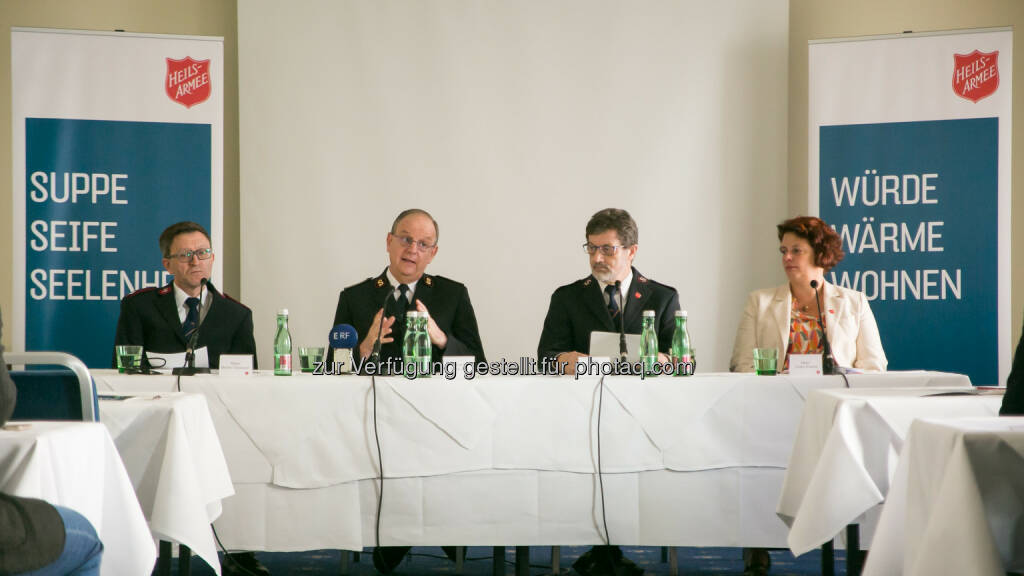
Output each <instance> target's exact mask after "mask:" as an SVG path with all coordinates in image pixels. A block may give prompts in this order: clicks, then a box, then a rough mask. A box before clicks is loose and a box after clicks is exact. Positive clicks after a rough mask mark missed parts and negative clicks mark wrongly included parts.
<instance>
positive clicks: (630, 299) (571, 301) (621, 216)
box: [537, 208, 679, 576]
mask: <svg viewBox="0 0 1024 576" xmlns="http://www.w3.org/2000/svg"><path fill="white" fill-rule="evenodd" d="M586 236H587V242H586V243H585V244H584V245H583V249H584V250H585V251H586V253H587V254H589V255H590V271H591V274H590V276H587V277H586V278H583V279H581V280H577V281H576V282H573V283H572V284H567V285H565V286H562V287H561V288H559V289H557V290H555V293H554V294H552V295H551V304H550V305H549V306H548V314H547V317H546V318H545V319H544V330H543V331H542V332H541V335H540V344H538V345H537V359H538V361H540V362H543V361H545V360H548V361H550V360H556V361H557V362H558V365H563V364H564V365H565V366H566V368H567V369H568V370H569V371H572V370H573V369H574V368H573V367H574V366H575V365H576V361H577V360H578V359H579V358H580V357H585V356H587V355H588V354H589V352H590V333H591V332H593V331H595V330H596V331H601V332H618V331H619V327H620V322H624V324H625V331H626V332H627V333H629V334H639V333H640V328H641V324H642V313H643V311H644V310H654V312H655V322H656V323H657V326H658V348H659V350H660V351H661V352H662V353H661V354H659V355H658V356H659V361H660V362H667V361H668V356H667V355H666V354H665V353H667V352H668V351H669V348H671V345H672V331H673V330H674V329H675V312H676V310H679V294H678V293H677V292H676V290H675V288H672V287H671V286H666V285H664V284H659V283H657V282H655V281H653V280H650V279H649V278H647V277H645V276H644V275H642V274H640V272H639V271H637V269H636V268H633V258H634V257H635V256H636V252H637V248H638V245H637V240H638V236H639V232H638V230H637V226H636V222H635V221H634V220H633V217H632V216H630V215H629V212H626V211H625V210H619V209H617V208H606V209H604V210H601V211H600V212H598V213H596V214H594V215H593V216H591V218H590V221H589V222H587V229H586ZM616 282H619V283H620V284H619V290H618V292H616V289H615V283H616ZM573 568H574V569H575V570H576V571H577V572H579V573H580V574H582V575H583V576H598V575H605V574H609V575H612V574H619V575H623V574H624V575H631V574H642V573H643V570H642V569H641V568H639V567H637V566H636V564H634V563H633V562H632V561H630V560H629V559H628V558H625V557H624V556H623V555H622V551H621V550H620V549H619V547H618V546H595V547H594V548H592V549H591V550H590V551H588V552H586V553H585V554H583V556H580V558H579V560H577V561H576V562H575V563H574V564H573Z"/></svg>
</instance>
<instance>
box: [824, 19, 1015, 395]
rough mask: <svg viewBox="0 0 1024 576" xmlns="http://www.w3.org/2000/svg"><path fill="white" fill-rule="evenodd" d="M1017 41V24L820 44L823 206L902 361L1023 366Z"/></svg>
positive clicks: (833, 276)
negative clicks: (1019, 359)
mask: <svg viewBox="0 0 1024 576" xmlns="http://www.w3.org/2000/svg"><path fill="white" fill-rule="evenodd" d="M1012 47H1013V35H1012V32H1011V31H1009V30H985V31H968V32H961V33H943V34H907V35H899V36H890V37H875V38H863V39H849V40H839V41H828V42H816V43H811V45H810V53H809V74H810V76H809V80H810V101H809V109H810V135H809V136H810V145H809V152H810V158H809V173H810V182H809V191H810V198H809V206H810V212H811V213H812V214H815V213H816V214H818V215H819V216H820V217H821V218H822V219H824V220H825V221H826V222H828V223H829V224H830V225H832V226H833V227H834V228H835V229H836V230H837V231H838V232H839V235H840V237H841V238H842V240H843V250H844V252H845V253H846V257H845V259H844V260H843V262H842V263H841V264H840V265H839V266H837V267H836V268H835V269H833V270H832V271H831V273H830V274H829V276H830V277H829V278H828V280H829V281H831V282H834V283H836V284H839V285H841V286H846V287H849V288H855V289H857V290H860V291H862V292H864V293H865V295H866V296H867V298H868V300H869V301H870V303H871V309H872V311H873V312H874V315H875V318H876V319H877V321H878V327H879V330H880V332H881V336H882V345H883V346H884V348H885V352H886V355H887V356H888V358H889V369H891V370H909V369H930V370H945V371H951V372H961V373H965V374H967V375H969V376H970V377H971V381H972V382H973V383H974V384H975V385H996V384H999V383H1001V382H1005V379H1006V376H1007V374H1008V373H1009V366H1010V354H1011V351H1012V342H1011V341H1010V340H1011V339H1010V326H1011V320H1012V318H1010V300H1009V296H1010V286H1009V282H1010V252H1009V246H1010V237H1009V233H1010V220H1009V216H1010V211H1009V205H1010V134H1011V74H1012V65H1011V55H1012Z"/></svg>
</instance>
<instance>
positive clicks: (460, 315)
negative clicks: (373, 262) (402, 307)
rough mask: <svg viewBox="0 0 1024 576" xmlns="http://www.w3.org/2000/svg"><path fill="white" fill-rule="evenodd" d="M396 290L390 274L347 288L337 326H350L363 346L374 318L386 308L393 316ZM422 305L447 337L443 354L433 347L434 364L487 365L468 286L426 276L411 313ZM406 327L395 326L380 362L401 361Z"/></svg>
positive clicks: (418, 286)
mask: <svg viewBox="0 0 1024 576" xmlns="http://www.w3.org/2000/svg"><path fill="white" fill-rule="evenodd" d="M394 290H395V287H394V286H392V285H391V284H390V282H388V277H387V270H386V269H385V270H384V271H383V272H381V273H380V275H378V276H375V277H373V278H367V279H366V280H363V281H362V282H360V283H358V284H354V285H352V286H349V287H348V288H345V289H344V290H342V291H341V294H339V295H338V308H337V310H335V312H334V326H337V325H338V324H351V325H352V327H353V328H355V329H356V332H357V333H358V335H359V339H360V340H359V341H360V342H362V340H363V339H364V338H366V335H367V334H369V332H370V322H372V321H373V316H374V314H376V313H377V311H378V310H380V309H381V307H382V306H387V309H386V311H385V312H386V314H385V316H393V315H394V313H395V311H394V307H395V299H394V298H393V297H392V294H393V293H394ZM416 300H419V301H420V302H423V305H424V306H426V307H427V310H429V311H430V317H431V318H433V319H434V322H436V323H437V326H438V328H440V329H441V330H442V331H444V333H445V334H446V335H447V336H448V344H447V346H446V347H445V349H444V350H441V349H440V348H438V347H437V346H434V347H433V350H432V353H431V357H432V360H434V361H438V360H440V359H441V358H442V357H443V356H473V357H475V358H476V361H477V362H486V361H487V360H486V358H485V357H484V346H483V344H482V343H481V342H480V330H479V329H478V328H477V324H476V314H475V313H474V312H473V304H472V303H470V301H469V291H468V290H466V286H465V285H463V284H460V283H459V282H456V281H454V280H450V279H448V278H445V277H444V276H430V275H428V274H424V275H423V276H421V277H420V279H419V281H418V282H417V283H416V292H415V293H414V294H413V302H411V303H410V307H409V310H415V309H416V308H415V301H416ZM404 329H405V327H404V326H398V323H397V322H396V323H395V325H393V326H392V332H391V334H390V336H391V337H395V340H394V341H393V342H390V343H387V344H382V345H381V353H380V357H381V360H387V359H388V358H401V357H402V344H401V338H400V336H401V334H402V333H403V332H404ZM352 354H353V357H354V358H355V359H356V361H358V360H359V349H358V348H354V349H353V350H352ZM333 358H334V356H333V351H331V352H329V353H328V358H327V359H328V361H333Z"/></svg>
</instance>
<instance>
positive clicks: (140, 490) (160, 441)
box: [99, 392, 234, 574]
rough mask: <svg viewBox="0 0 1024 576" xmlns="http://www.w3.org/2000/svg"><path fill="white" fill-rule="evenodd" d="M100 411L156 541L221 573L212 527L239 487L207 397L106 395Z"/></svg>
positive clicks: (192, 395) (101, 400) (168, 394)
mask: <svg viewBox="0 0 1024 576" xmlns="http://www.w3.org/2000/svg"><path fill="white" fill-rule="evenodd" d="M99 406H100V420H101V421H102V422H103V424H104V425H106V427H107V429H108V430H109V431H110V435H111V436H112V437H113V439H114V444H115V445H116V446H117V450H118V452H119V453H120V454H121V458H122V459H123V460H124V463H125V467H126V468H127V471H128V476H129V478H131V482H132V485H133V486H134V488H135V494H136V495H137V496H138V499H139V503H140V504H141V506H142V510H143V513H144V514H145V516H146V519H147V521H148V522H149V528H150V531H152V533H153V537H155V538H158V539H160V540H166V541H173V542H179V543H181V544H184V545H185V546H188V547H189V548H191V549H192V550H193V551H194V552H195V553H196V554H197V555H198V556H199V557H200V558H202V559H203V560H205V561H206V563H207V564H209V565H210V566H211V567H213V569H214V571H215V572H216V573H218V574H219V573H220V562H219V561H218V559H217V547H216V544H215V542H214V538H213V531H212V530H211V529H210V523H211V522H213V521H214V520H216V519H217V518H218V517H219V516H220V514H221V510H222V507H221V500H222V499H224V498H227V497H228V496H231V495H232V494H234V488H233V487H232V485H231V477H230V475H229V474H228V467H227V462H226V461H225V459H224V453H223V452H222V451H221V445H220V441H219V440H218V438H217V432H216V430H215V429H214V427H213V421H212V420H211V418H210V411H209V409H208V408H207V404H206V397H205V396H203V395H202V394H185V393H174V392H172V393H166V392H165V393H162V394H160V395H158V396H156V397H154V395H153V394H145V395H141V396H135V397H131V398H123V397H119V399H104V398H102V397H101V398H100V402H99Z"/></svg>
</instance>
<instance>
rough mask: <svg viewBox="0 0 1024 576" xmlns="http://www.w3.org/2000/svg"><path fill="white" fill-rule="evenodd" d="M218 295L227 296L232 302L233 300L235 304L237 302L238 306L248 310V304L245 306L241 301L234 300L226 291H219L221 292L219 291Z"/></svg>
mask: <svg viewBox="0 0 1024 576" xmlns="http://www.w3.org/2000/svg"><path fill="white" fill-rule="evenodd" d="M220 295H221V296H223V297H225V298H227V299H228V300H231V301H232V302H234V303H235V304H238V305H239V306H241V307H242V308H245V309H246V310H249V307H248V306H246V305H245V304H242V303H241V302H239V301H238V300H235V299H234V298H232V297H231V295H230V294H227V293H226V292H221V293H220Z"/></svg>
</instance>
